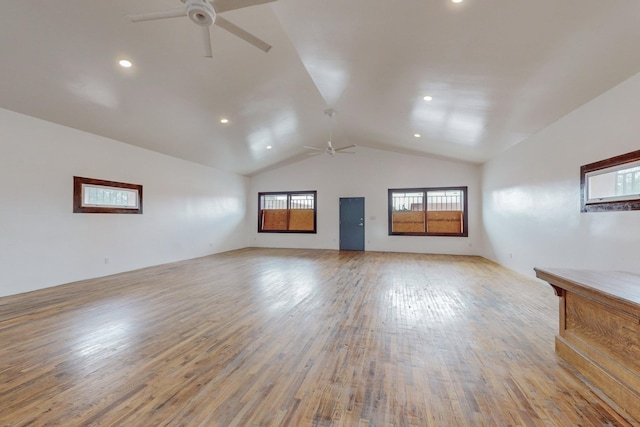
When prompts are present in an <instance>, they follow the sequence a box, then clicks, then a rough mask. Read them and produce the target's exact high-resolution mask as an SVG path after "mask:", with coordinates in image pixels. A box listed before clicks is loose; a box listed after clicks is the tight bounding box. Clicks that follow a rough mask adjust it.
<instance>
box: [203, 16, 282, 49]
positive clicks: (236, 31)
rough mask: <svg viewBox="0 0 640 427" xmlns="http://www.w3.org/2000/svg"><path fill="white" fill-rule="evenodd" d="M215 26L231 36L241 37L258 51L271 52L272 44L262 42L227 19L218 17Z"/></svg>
mask: <svg viewBox="0 0 640 427" xmlns="http://www.w3.org/2000/svg"><path fill="white" fill-rule="evenodd" d="M215 24H216V25H217V26H219V27H220V28H224V29H225V30H227V31H229V32H230V33H231V34H233V35H235V36H238V37H240V38H241V39H242V40H244V41H246V42H247V43H250V44H252V45H254V46H255V47H257V48H258V49H260V50H262V51H264V52H269V49H271V45H270V44H268V43H266V42H264V41H262V40H260V39H259V38H257V37H256V36H254V35H253V34H250V33H248V32H246V31H245V30H243V29H242V28H240V27H238V26H237V25H236V24H232V23H231V22H229V21H227V20H226V19H224V18H222V17H221V16H219V15H218V16H216V22H215Z"/></svg>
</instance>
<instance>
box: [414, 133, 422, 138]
mask: <svg viewBox="0 0 640 427" xmlns="http://www.w3.org/2000/svg"><path fill="white" fill-rule="evenodd" d="M413 136H415V137H416V138H420V137H421V136H422V135H420V134H419V133H414V134H413Z"/></svg>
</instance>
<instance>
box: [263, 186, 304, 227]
mask: <svg viewBox="0 0 640 427" xmlns="http://www.w3.org/2000/svg"><path fill="white" fill-rule="evenodd" d="M258 232H259V233H315V232H316V192H315V191H286V192H269V193H258Z"/></svg>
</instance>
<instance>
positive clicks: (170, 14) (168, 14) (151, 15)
mask: <svg viewBox="0 0 640 427" xmlns="http://www.w3.org/2000/svg"><path fill="white" fill-rule="evenodd" d="M181 16H187V11H186V10H185V9H184V8H181V9H169V10H161V11H158V12H148V13H138V14H136V15H127V18H129V19H130V20H131V21H132V22H140V21H153V20H155V19H166V18H179V17H181Z"/></svg>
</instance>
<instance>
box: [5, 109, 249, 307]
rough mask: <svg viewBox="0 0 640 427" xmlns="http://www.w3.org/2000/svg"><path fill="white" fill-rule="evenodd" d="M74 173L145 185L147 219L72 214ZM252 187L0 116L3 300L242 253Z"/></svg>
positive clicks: (103, 140)
mask: <svg viewBox="0 0 640 427" xmlns="http://www.w3.org/2000/svg"><path fill="white" fill-rule="evenodd" d="M74 175H76V176H84V177H89V178H97V179H106V180H111V181H121V182H130V183H134V184H142V185H143V197H144V200H143V201H144V205H143V206H144V213H143V214H142V215H108V214H74V213H72V193H73V176H74ZM247 186H248V179H247V178H244V177H240V176H238V175H233V174H229V173H224V172H220V171H216V170H214V169H211V168H207V167H205V166H201V165H197V164H194V163H190V162H186V161H182V160H178V159H175V158H172V157H168V156H165V155H162V154H158V153H154V152H151V151H148V150H144V149H141V148H137V147H134V146H131V145H127V144H124V143H121V142H118V141H113V140H109V139H106V138H103V137H99V136H96V135H92V134H88V133H85V132H81V131H78V130H75V129H71V128H68V127H64V126H60V125H56V124H52V123H49V122H45V121H42V120H39V119H35V118H33V117H29V116H25V115H21V114H17V113H14V112H10V111H7V110H2V109H0V296H3V295H10V294H15V293H20V292H26V291H30V290H34V289H39V288H44V287H48V286H53V285H57V284H61V283H67V282H70V281H75V280H80V279H85V278H91V277H99V276H104V275H108V274H112V273H116V272H122V271H128V270H132V269H136V268H141V267H145V266H150V265H157V264H162V263H167V262H171V261H177V260H183V259H189V258H195V257H199V256H204V255H207V254H211V253H215V252H220V251H225V250H231V249H236V248H241V247H244V246H245V243H246V240H247V236H246V218H245V212H246V200H247V194H246V191H247ZM105 258H108V259H109V263H108V264H105Z"/></svg>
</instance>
